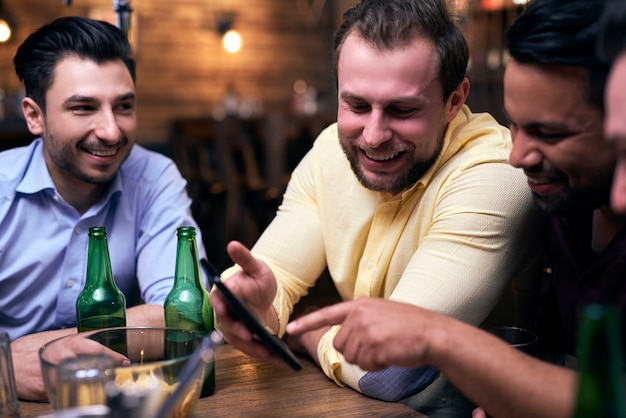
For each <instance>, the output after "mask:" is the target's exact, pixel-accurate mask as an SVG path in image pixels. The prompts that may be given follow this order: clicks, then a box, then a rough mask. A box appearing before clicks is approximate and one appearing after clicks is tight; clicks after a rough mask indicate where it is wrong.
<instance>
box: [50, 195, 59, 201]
mask: <svg viewBox="0 0 626 418" xmlns="http://www.w3.org/2000/svg"><path fill="white" fill-rule="evenodd" d="M52 199H54V201H55V202H58V201H59V195H58V194H55V195H54V196H52Z"/></svg>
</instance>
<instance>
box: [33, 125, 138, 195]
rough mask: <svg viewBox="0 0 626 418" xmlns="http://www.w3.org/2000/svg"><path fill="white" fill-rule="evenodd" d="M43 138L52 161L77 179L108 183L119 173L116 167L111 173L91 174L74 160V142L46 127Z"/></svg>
mask: <svg viewBox="0 0 626 418" xmlns="http://www.w3.org/2000/svg"><path fill="white" fill-rule="evenodd" d="M42 139H43V142H44V144H45V148H46V150H47V153H48V155H49V156H50V159H51V160H52V162H53V163H54V164H55V165H56V166H57V167H59V168H60V169H61V170H63V171H65V172H66V173H68V174H70V175H71V176H73V177H75V178H76V179H77V180H80V181H82V182H85V183H89V184H106V183H109V182H110V181H111V180H112V179H113V178H114V177H115V174H116V173H117V169H116V170H114V171H113V172H111V173H108V172H101V173H95V174H89V173H87V172H85V171H84V170H82V169H81V168H80V167H79V166H78V164H77V163H76V161H74V159H75V149H74V146H75V145H74V144H73V143H71V142H66V141H63V140H59V139H58V138H57V137H56V136H55V135H53V134H52V133H51V132H50V131H49V130H48V129H44V133H43V135H42ZM129 154H130V152H128V154H127V155H126V157H124V160H126V158H128V155H129Z"/></svg>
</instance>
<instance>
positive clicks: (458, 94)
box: [445, 78, 470, 122]
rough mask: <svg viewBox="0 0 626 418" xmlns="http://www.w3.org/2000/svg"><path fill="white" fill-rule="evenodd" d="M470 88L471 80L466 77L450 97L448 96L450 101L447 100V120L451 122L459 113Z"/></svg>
mask: <svg viewBox="0 0 626 418" xmlns="http://www.w3.org/2000/svg"><path fill="white" fill-rule="evenodd" d="M469 90H470V84H469V80H468V79H467V78H464V79H463V81H461V82H460V83H459V85H458V86H457V87H456V89H454V91H453V92H452V94H450V97H448V101H447V102H446V110H445V113H446V122H451V121H452V120H453V119H454V118H455V117H456V115H457V114H458V113H459V111H460V110H461V107H462V106H463V104H465V100H466V99H467V95H468V94H469Z"/></svg>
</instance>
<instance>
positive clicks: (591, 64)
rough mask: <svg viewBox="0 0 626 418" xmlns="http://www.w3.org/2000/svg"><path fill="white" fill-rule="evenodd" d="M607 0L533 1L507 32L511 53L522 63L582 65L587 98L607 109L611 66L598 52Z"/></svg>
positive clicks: (598, 106) (595, 104) (596, 105)
mask: <svg viewBox="0 0 626 418" xmlns="http://www.w3.org/2000/svg"><path fill="white" fill-rule="evenodd" d="M605 2H606V1H605V0H567V1H564V0H532V1H531V2H530V3H528V5H527V7H526V9H525V10H524V12H523V13H522V14H521V15H520V16H519V17H518V18H517V20H516V21H515V22H513V24H512V25H511V27H510V28H509V30H508V31H507V34H506V42H507V47H508V51H509V54H510V55H511V57H512V58H513V59H515V60H516V61H518V62H520V63H526V64H532V63H538V64H548V65H555V66H568V67H581V68H583V69H585V70H586V72H587V76H588V79H589V86H587V89H588V98H589V103H590V104H592V105H593V106H595V107H597V108H599V109H604V84H605V82H606V77H607V74H608V66H607V65H606V64H605V63H603V62H602V61H601V60H600V59H599V58H598V56H597V54H596V43H597V39H598V35H599V23H598V20H599V18H600V15H601V13H602V10H603V9H604V4H605Z"/></svg>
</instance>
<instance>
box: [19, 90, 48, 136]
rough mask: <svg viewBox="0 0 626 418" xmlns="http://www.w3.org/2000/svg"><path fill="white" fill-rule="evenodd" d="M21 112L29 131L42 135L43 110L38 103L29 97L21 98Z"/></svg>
mask: <svg viewBox="0 0 626 418" xmlns="http://www.w3.org/2000/svg"><path fill="white" fill-rule="evenodd" d="M22 113H23V114H24V119H26V124H27V125H28V130H29V131H30V133H31V134H33V135H37V136H40V135H42V134H43V128H44V117H43V111H42V110H41V108H40V107H39V105H38V104H37V103H35V101H34V100H33V99H31V98H30V97H25V98H24V99H22Z"/></svg>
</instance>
